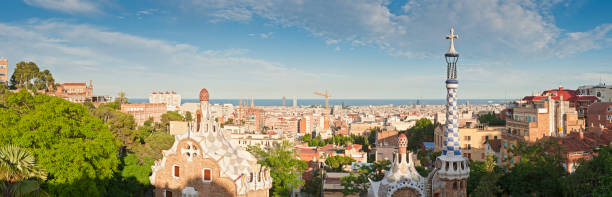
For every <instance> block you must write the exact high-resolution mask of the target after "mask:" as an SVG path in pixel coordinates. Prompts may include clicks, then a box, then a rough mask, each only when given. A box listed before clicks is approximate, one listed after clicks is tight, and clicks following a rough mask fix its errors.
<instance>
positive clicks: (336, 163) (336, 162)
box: [325, 155, 355, 172]
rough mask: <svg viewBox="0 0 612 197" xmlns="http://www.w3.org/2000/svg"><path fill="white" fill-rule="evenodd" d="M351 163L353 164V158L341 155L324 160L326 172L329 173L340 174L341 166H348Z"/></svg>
mask: <svg viewBox="0 0 612 197" xmlns="http://www.w3.org/2000/svg"><path fill="white" fill-rule="evenodd" d="M353 162H355V160H354V159H353V158H351V157H347V156H342V155H336V156H331V157H329V158H327V159H325V165H326V167H328V168H326V170H327V171H331V172H342V171H343V170H342V166H344V165H350V164H351V163H353Z"/></svg>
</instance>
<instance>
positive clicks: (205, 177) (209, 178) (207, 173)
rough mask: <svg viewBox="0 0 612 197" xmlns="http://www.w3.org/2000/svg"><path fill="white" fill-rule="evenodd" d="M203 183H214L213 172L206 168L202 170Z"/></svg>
mask: <svg viewBox="0 0 612 197" xmlns="http://www.w3.org/2000/svg"><path fill="white" fill-rule="evenodd" d="M202 181H204V182H211V181H212V170H211V169H210V168H204V169H203V170H202Z"/></svg>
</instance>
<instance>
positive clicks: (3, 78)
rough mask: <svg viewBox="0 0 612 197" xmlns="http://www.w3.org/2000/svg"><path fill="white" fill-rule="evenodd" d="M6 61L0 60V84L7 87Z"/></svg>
mask: <svg viewBox="0 0 612 197" xmlns="http://www.w3.org/2000/svg"><path fill="white" fill-rule="evenodd" d="M8 74H9V73H8V60H7V59H0V82H2V83H4V84H7V85H8V80H9V76H8Z"/></svg>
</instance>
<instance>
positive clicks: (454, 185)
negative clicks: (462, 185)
mask: <svg viewBox="0 0 612 197" xmlns="http://www.w3.org/2000/svg"><path fill="white" fill-rule="evenodd" d="M453 189H454V190H457V182H453Z"/></svg>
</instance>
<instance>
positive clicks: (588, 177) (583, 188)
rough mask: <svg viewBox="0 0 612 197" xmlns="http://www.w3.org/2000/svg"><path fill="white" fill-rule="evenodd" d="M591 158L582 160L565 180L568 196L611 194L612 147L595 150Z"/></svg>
mask: <svg viewBox="0 0 612 197" xmlns="http://www.w3.org/2000/svg"><path fill="white" fill-rule="evenodd" d="M596 153H597V156H595V157H593V160H590V161H583V162H582V163H581V164H580V165H579V166H578V168H577V169H576V171H575V172H574V173H573V174H571V175H569V176H568V177H567V178H566V180H565V185H566V187H565V191H566V195H568V196H582V195H584V194H591V195H593V196H612V148H610V147H601V148H600V149H599V150H596Z"/></svg>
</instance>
